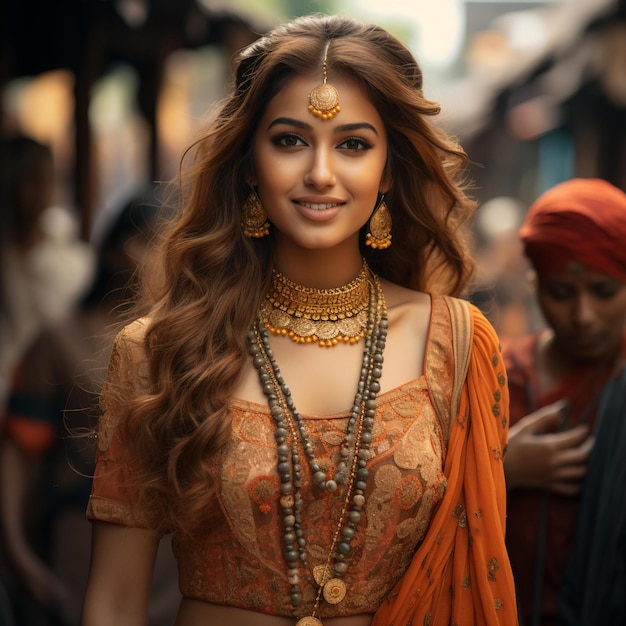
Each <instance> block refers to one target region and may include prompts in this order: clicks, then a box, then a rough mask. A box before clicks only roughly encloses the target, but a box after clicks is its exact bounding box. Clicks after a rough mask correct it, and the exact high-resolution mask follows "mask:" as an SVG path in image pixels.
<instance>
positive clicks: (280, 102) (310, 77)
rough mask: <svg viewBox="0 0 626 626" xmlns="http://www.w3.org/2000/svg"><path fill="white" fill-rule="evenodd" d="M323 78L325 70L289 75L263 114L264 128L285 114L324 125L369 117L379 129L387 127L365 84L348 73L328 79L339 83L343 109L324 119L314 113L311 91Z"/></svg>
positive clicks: (333, 124)
mask: <svg viewBox="0 0 626 626" xmlns="http://www.w3.org/2000/svg"><path fill="white" fill-rule="evenodd" d="M321 82H322V73H321V71H319V72H315V73H311V74H306V75H298V76H293V77H291V78H289V79H288V80H287V82H286V83H285V84H284V86H283V87H282V88H281V89H280V90H279V91H278V93H276V95H274V97H273V98H272V99H271V100H270V101H269V103H268V105H267V107H266V109H265V112H264V114H263V116H262V118H261V124H260V126H261V129H263V126H264V124H267V123H269V122H271V121H272V120H273V119H275V118H277V117H282V116H284V117H289V118H292V119H297V120H301V121H305V122H307V123H308V124H310V125H311V126H313V127H316V128H320V129H326V128H330V127H333V126H336V125H343V124H350V123H354V122H363V121H367V122H369V123H370V124H373V125H374V126H375V127H376V128H377V130H379V132H380V131H383V130H384V124H383V121H382V119H381V117H380V115H379V114H378V111H377V110H376V108H375V107H374V105H373V104H372V102H371V100H370V99H369V97H368V95H367V92H366V91H365V89H364V88H363V86H362V85H361V84H360V83H359V82H358V81H357V80H355V79H353V78H351V77H349V76H346V75H338V74H335V75H334V76H333V77H332V78H331V77H329V79H328V83H329V84H330V85H332V86H333V87H335V89H336V90H337V92H338V93H339V105H340V107H341V111H339V113H337V115H335V117H333V118H332V119H331V120H322V119H320V118H318V117H316V116H315V115H313V114H312V113H311V112H310V111H309V110H308V106H309V94H310V93H311V91H312V90H313V89H315V87H317V86H319V85H320V84H321Z"/></svg>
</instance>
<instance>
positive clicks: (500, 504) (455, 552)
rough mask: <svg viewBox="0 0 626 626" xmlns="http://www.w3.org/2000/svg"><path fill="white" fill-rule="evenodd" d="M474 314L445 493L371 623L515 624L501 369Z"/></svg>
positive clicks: (491, 339)
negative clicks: (506, 534)
mask: <svg viewBox="0 0 626 626" xmlns="http://www.w3.org/2000/svg"><path fill="white" fill-rule="evenodd" d="M472 318H473V341H472V351H471V358H470V365H469V371H468V374H467V380H466V382H465V385H464V386H463V391H462V395H461V401H460V405H459V409H458V411H457V414H456V415H455V416H453V420H454V421H453V422H452V429H451V432H450V443H449V446H448V450H447V454H446V459H445V467H444V474H445V475H446V477H447V479H448V488H447V491H446V495H445V497H444V498H443V500H442V501H441V503H440V505H439V508H438V509H437V511H436V513H435V514H434V515H433V518H432V519H431V523H430V527H429V529H428V533H427V534H426V537H425V539H424V541H423V543H422V544H421V545H420V546H419V547H418V549H417V551H416V553H415V556H414V557H413V561H412V563H411V566H410V567H409V569H408V570H407V572H406V573H405V574H404V576H403V577H402V579H401V580H400V582H399V583H398V584H397V586H396V588H395V589H394V590H393V591H392V593H391V594H390V595H389V596H388V597H387V599H386V600H385V602H384V603H383V605H382V606H381V607H380V609H379V610H378V612H377V613H376V616H375V618H374V621H373V623H372V626H408V625H409V624H415V625H417V624H420V625H421V624H428V625H429V626H450V625H451V624H457V625H459V626H470V625H471V626H495V625H502V626H515V624H517V610H516V600H515V589H514V583H513V577H512V574H511V568H510V565H509V560H508V556H507V554H506V550H505V547H504V529H505V508H506V491H505V483H504V469H503V464H502V456H503V453H504V449H505V446H506V441H507V433H508V390H507V382H506V373H505V369H504V364H503V362H502V358H501V356H500V352H499V348H498V345H497V343H496V337H495V333H494V331H493V329H492V328H491V326H490V325H489V323H488V322H487V321H486V320H485V318H484V317H483V316H482V315H481V314H480V313H478V312H477V309H475V308H473V307H472Z"/></svg>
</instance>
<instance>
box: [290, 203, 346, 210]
mask: <svg viewBox="0 0 626 626" xmlns="http://www.w3.org/2000/svg"><path fill="white" fill-rule="evenodd" d="M300 204H301V205H302V206H305V207H306V208H307V209H313V210H314V211H324V210H325V209H332V208H333V207H334V206H337V204H339V203H338V202H335V203H334V204H313V203H312V202H301V203H300Z"/></svg>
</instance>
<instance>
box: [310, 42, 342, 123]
mask: <svg viewBox="0 0 626 626" xmlns="http://www.w3.org/2000/svg"><path fill="white" fill-rule="evenodd" d="M329 46H330V41H328V42H327V43H326V47H325V48H324V60H323V61H322V84H321V85H318V86H317V87H315V89H313V90H312V91H311V93H310V94H309V111H311V113H313V115H316V116H317V117H320V118H321V119H323V120H329V119H331V118H333V117H335V115H337V113H339V111H340V110H341V107H340V106H339V94H338V93H337V90H336V89H335V88H334V87H333V86H332V85H329V84H328V65H327V62H326V58H327V56H328V47H329Z"/></svg>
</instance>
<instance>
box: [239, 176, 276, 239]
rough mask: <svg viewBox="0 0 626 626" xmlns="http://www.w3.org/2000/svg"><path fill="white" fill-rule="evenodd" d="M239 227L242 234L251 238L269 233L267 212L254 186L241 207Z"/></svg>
mask: <svg viewBox="0 0 626 626" xmlns="http://www.w3.org/2000/svg"><path fill="white" fill-rule="evenodd" d="M241 228H242V229H243V234H244V235H245V236H246V237H250V238H251V239H260V238H261V237H265V236H266V235H269V233H270V223H269V222H268V221H267V213H266V212H265V209H264V208H263V205H262V204H261V199H260V198H259V196H258V194H257V192H256V190H255V189H254V188H252V189H251V190H250V195H249V196H248V197H247V198H246V201H245V202H244V204H243V207H242V208H241Z"/></svg>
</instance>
